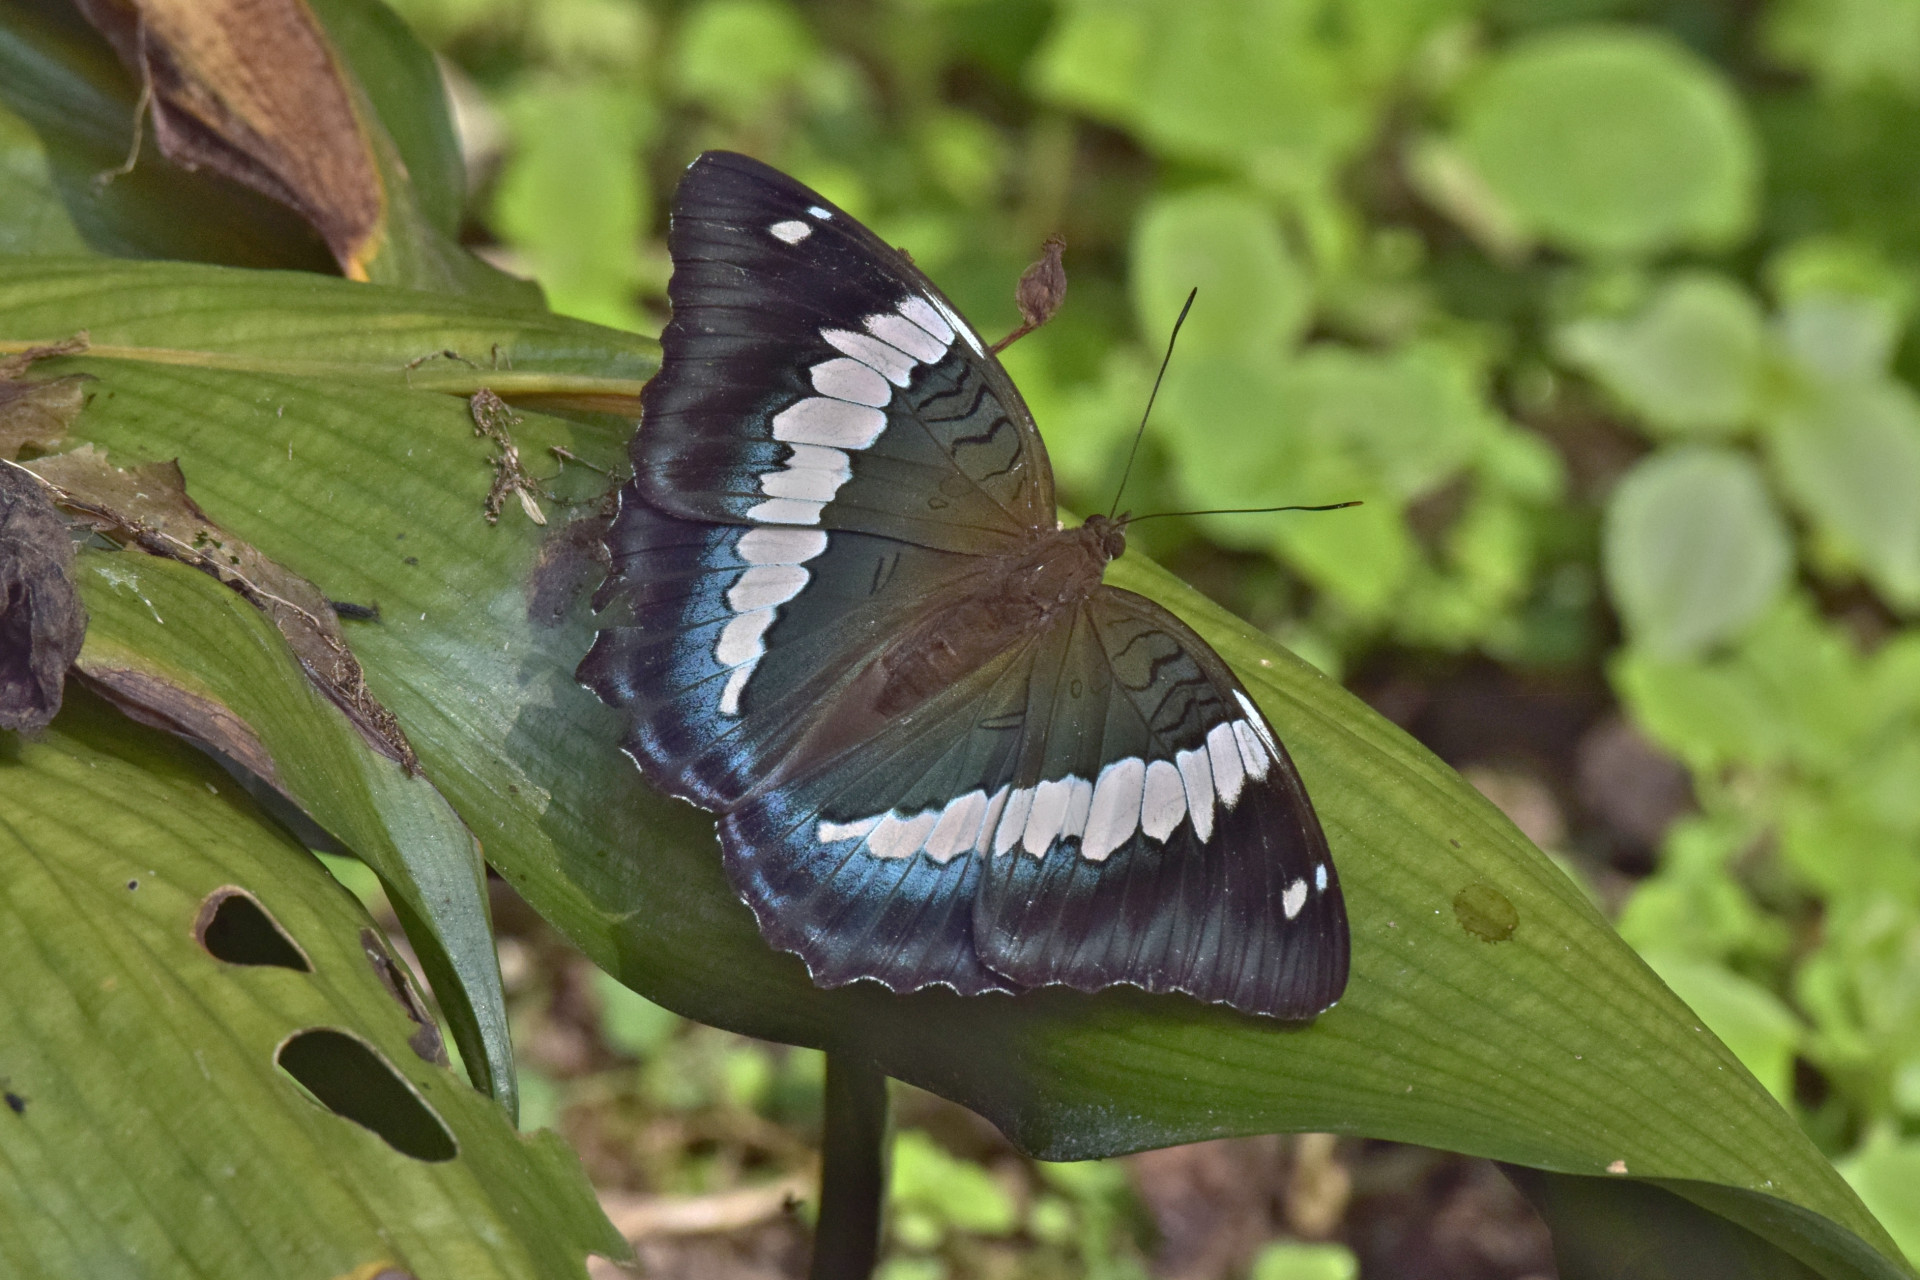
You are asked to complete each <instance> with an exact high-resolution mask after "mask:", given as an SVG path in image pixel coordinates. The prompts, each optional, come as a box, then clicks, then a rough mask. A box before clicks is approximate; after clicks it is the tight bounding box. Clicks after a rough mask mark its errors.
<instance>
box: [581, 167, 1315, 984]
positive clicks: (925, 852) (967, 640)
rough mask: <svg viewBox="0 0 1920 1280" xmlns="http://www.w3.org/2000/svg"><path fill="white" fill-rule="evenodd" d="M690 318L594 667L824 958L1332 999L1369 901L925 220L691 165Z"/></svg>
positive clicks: (750, 894) (661, 397)
mask: <svg viewBox="0 0 1920 1280" xmlns="http://www.w3.org/2000/svg"><path fill="white" fill-rule="evenodd" d="M668 246H669V248H670V250H671V252H672V257H673V277H672V280H671V283H670V284H669V286H668V295H669V298H670V300H671V302H672V305H673V317H672V320H671V322H670V323H669V324H668V325H667V327H666V329H665V331H664V332H663V333H662V334H661V339H660V342H661V350H662V358H661V365H660V372H659V374H658V375H657V376H656V377H655V378H654V379H653V381H652V382H651V383H649V384H648V386H647V389H646V392H645V395H644V398H643V401H642V414H641V421H640V430H639V432H638V434H637V435H636V437H635V439H634V442H633V446H632V457H633V465H634V477H633V479H632V481H631V482H629V483H628V484H627V485H626V486H625V487H624V488H623V489H622V490H621V495H620V510H619V515H618V516H617V518H616V519H615V520H614V522H613V526H612V528H611V530H610V531H609V533H608V536H607V546H608V549H609V551H610V553H611V558H612V564H611V569H610V572H609V576H608V578H607V581H606V583H605V585H604V586H603V587H602V588H601V590H600V594H599V596H598V597H597V598H596V605H597V606H598V607H599V608H601V609H602V610H604V611H607V613H606V615H605V616H603V619H602V630H601V631H600V633H599V635H598V637H597V638H596V640H595V642H594V645H593V649H592V651H591V652H590V653H589V654H588V655H587V657H586V659H585V660H584V661H583V662H582V663H581V666H580V678H581V680H582V681H583V682H584V683H586V684H587V685H588V686H590V687H591V688H592V689H594V690H595V691H596V692H597V693H598V694H599V695H600V696H601V697H602V698H604V699H605V700H606V701H607V702H609V703H611V704H613V705H614V706H617V707H620V708H622V709H623V710H624V711H625V713H626V715H627V717H628V730H627V735H626V738H625V741H624V745H625V747H626V749H627V751H628V752H629V753H630V754H631V755H632V756H633V758H634V759H635V760H636V761H638V762H639V765H640V767H641V769H642V770H643V771H644V772H645V773H646V775H647V777H648V778H650V779H651V780H652V781H653V782H654V783H655V784H656V785H658V786H660V787H661V788H663V789H665V790H666V791H668V792H670V793H672V794H674V795H676V796H680V797H682V798H684V799H687V800H690V801H692V802H693V803H695V804H697V805H700V806H702V807H704V808H707V809H710V810H712V811H714V812H716V813H717V814H719V815H720V818H719V833H720V842H721V848H722V851H723V854H724V857H725V861H726V868H727V873H728V875H729V877H730V879H731V880H732V883H733V885H734V887H735V888H736V889H737V890H738V891H739V893H740V895H741V897H742V898H744V899H745V900H746V902H747V904H748V905H749V906H750V907H751V908H752V909H753V912H754V915H755V917H756V918H757V919H758V921H759V925H760V929H761V932H762V933H763V934H764V935H765V937H766V938H767V940H768V941H769V942H770V943H772V944H773V945H774V946H776V947H779V948H781V949H783V950H787V951H792V952H795V953H797V954H798V955H799V956H800V957H801V959H802V960H804V961H805V962H806V965H807V968H808V970H809V972H810V973H811V974H812V976H813V979H814V981H815V982H816V983H819V984H820V985H822V986H828V987H832V986H839V985H841V984H844V983H848V982H852V981H854V980H856V979H860V978H872V979H875V980H877V981H879V982H881V983H884V984H885V985H886V986H888V987H889V988H891V989H893V990H895V991H911V990H916V989H918V988H921V987H927V986H932V985H944V986H948V987H952V988H953V989H954V990H956V991H959V992H961V993H962V994H974V993H979V992H985V991H1017V990H1021V989H1024V988H1028V987H1036V986H1042V985H1047V984H1052V983H1060V984H1065V985H1067V986H1070V987H1075V988H1079V989H1081V990H1084V991H1092V990H1097V989H1099V988H1102V987H1107V986H1112V985H1115V984H1118V983H1127V984H1131V985H1134V986H1138V987H1144V988H1146V989H1148V990H1150V991H1180V992H1186V993H1189V994H1191V995H1193V996H1196V997H1198V998H1200V999H1202V1000H1207V1001H1214V1002H1219V1003H1224V1004H1228V1005H1231V1006H1233V1007H1234V1008H1237V1009H1241V1010H1245V1011H1247V1012H1251V1013H1258V1014H1269V1015H1273V1016H1277V1017H1285V1018H1301V1017H1308V1016H1311V1015H1313V1014H1315V1013H1318V1012H1320V1011H1321V1010H1323V1009H1325V1008H1327V1007H1328V1006H1329V1005H1331V1004H1332V1003H1333V1002H1334V1001H1335V1000H1336V999H1337V998H1338V997H1339V995H1340V993H1341V991H1342V990H1343V989H1344V988H1345V986H1346V980H1347V952H1348V939H1347V918H1346V909H1345V906H1344V903H1343V901H1342V899H1341V895H1340V887H1339V883H1338V881H1337V880H1336V878H1335V876H1334V870H1333V863H1332V860H1331V859H1330V858H1329V856H1328V853H1327V843H1326V837H1325V836H1324V835H1323V834H1322V833H1321V830H1320V824H1319V821H1318V820H1317V819H1316V818H1315V816H1314V812H1313V808H1312V806H1311V805H1310V804H1309V803H1308V800H1307V796H1306V792H1305V790H1304V789H1303V788H1302V786H1301V784H1300V778H1299V775H1298V774H1297V773H1296V772H1295V771H1294V768H1293V764H1292V762H1291V761H1290V760H1289V759H1288V757H1287V753H1286V751H1285V750H1284V749H1282V747H1281V746H1280V744H1279V742H1278V741H1277V740H1276V739H1275V737H1274V734H1273V732H1272V730H1271V729H1270V728H1269V727H1268V725H1267V722H1266V719H1265V718H1264V717H1263V716H1262V715H1261V714H1260V712H1259V710H1258V709H1257V708H1256V707H1255V706H1254V705H1253V702H1252V700H1251V699H1250V698H1249V697H1248V696H1247V694H1246V692H1245V690H1244V689H1243V688H1242V687H1241V685H1240V682H1239V681H1238V680H1236V679H1235V678H1234V675H1233V673H1232V672H1231V671H1230V670H1228V668H1227V665H1226V663H1225V662H1223V661H1222V660H1221V659H1220V657H1219V656H1218V655H1217V654H1215V653H1214V652H1213V650H1212V649H1211V648H1209V647H1208V645H1207V644H1206V642H1205V641H1204V640H1202V639H1201V638H1200V637H1199V636H1197V635H1195V634H1194V633H1193V631H1192V630H1190V629H1189V628H1188V627H1187V626H1186V625H1185V624H1184V623H1182V622H1180V621H1179V620H1178V619H1177V618H1175V617H1174V616H1173V615H1172V614H1171V613H1169V612H1167V610H1165V609H1163V608H1161V607H1160V606H1159V605H1157V604H1154V603H1153V602H1152V601H1150V600H1147V599H1145V598H1144V597H1142V596H1139V595H1135V594H1134V593H1132V592H1128V591H1123V590H1120V589H1118V588H1115V587H1109V586H1104V585H1102V583H1101V575H1102V573H1103V572H1104V570H1105V567H1106V564H1107V562H1108V561H1110V560H1112V559H1113V558H1114V557H1116V556H1118V555H1119V554H1120V553H1121V552H1122V550H1123V549H1124V547H1125V520H1124V518H1123V519H1121V520H1119V521H1112V520H1107V519H1105V518H1102V517H1099V516H1095V517H1093V518H1091V519H1089V520H1088V521H1087V522H1086V523H1085V524H1083V525H1081V526H1080V527H1079V528H1076V529H1062V528H1060V527H1059V523H1058V521H1057V519H1056V516H1055V504H1054V490H1053V476H1052V471H1051V469H1050V467H1049V465H1048V462H1047V453H1046V448H1045V446H1044V445H1043V444H1042V443H1041V441H1040V436H1039V433H1038V432H1037V430H1036V429H1035V427H1034V424H1033V419H1032V417H1031V415H1030V414H1029V413H1028V412H1027V408H1026V405H1025V404H1024V403H1023V402H1022V401H1021V399H1020V394H1019V392H1018V391H1016V390H1015V389H1014V387H1013V383H1012V382H1011V381H1010V380H1009V379H1008V377H1007V375H1006V372H1005V371H1004V370H1003V369H1002V368H1001V367H1000V362H999V361H998V360H997V359H996V358H995V357H994V356H993V354H992V353H990V352H989V351H988V350H987V348H986V347H985V345H984V344H983V343H982V342H981V341H980V338H979V336H978V335H977V334H975V333H974V331H973V329H972V328H971V327H970V326H969V325H968V324H967V322H966V321H965V320H963V319H961V317H960V315H959V314H958V312H956V311H955V310H954V308H953V306H952V304H951V303H949V302H948V301H947V299H946V297H945V296H944V295H943V294H942V293H941V292H940V290H939V289H938V288H936V287H935V286H934V285H933V283H932V282H931V281H930V280H928V279H927V278H926V277H925V276H924V275H922V274H921V273H920V272H919V271H918V270H917V269H916V268H915V267H914V266H913V264H912V263H911V262H910V261H909V260H908V259H907V257H906V255H904V254H902V253H900V252H898V251H896V250H894V249H891V248H889V247H888V246H887V245H885V244H883V243H882V242H881V241H880V240H879V239H878V238H877V237H876V236H874V235H873V233H872V232H870V231H868V230H867V229H866V228H865V227H862V226H861V225H860V224H859V223H857V222H855V221H854V220H853V219H852V218H850V217H848V216H847V215H846V214H845V213H844V212H842V211H841V210H839V209H837V208H835V207H834V206H833V205H831V204H829V203H828V202H827V201H825V200H824V199H822V198H821V197H820V196H818V195H816V194H815V193H814V192H812V191H809V190H808V189H807V188H805V187H803V186H801V185H800V184H799V183H797V182H795V181H793V180H792V179H791V178H788V177H787V176H786V175H784V174H782V173H780V172H778V171H777V170H774V169H771V168H769V167H767V166H766V165H763V164H761V163H759V162H758V161H755V160H750V159H748V158H746V157H745V156H739V155H734V154H730V153H727V152H718V151H714V152H708V153H707V154H705V155H703V156H701V157H700V158H699V159H698V160H696V161H695V162H694V163H693V165H692V166H691V167H690V168H689V169H688V171H687V173H686V176H685V177H684V178H683V179H682V181H681V183H680V188H679V191H678V194H677V195H676V197H675V200H674V207H673V216H672V223H671V229H670V231H669V235H668Z"/></svg>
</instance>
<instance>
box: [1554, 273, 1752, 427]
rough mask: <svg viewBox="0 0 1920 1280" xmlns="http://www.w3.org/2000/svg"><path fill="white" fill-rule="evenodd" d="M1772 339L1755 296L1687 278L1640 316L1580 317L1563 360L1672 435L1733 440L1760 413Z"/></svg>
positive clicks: (1717, 281)
mask: <svg viewBox="0 0 1920 1280" xmlns="http://www.w3.org/2000/svg"><path fill="white" fill-rule="evenodd" d="M1765 339H1766V333H1765V327H1764V321H1763V320H1762V318H1761V315H1760V308H1759V306H1758V305H1757V304H1756V303H1755V302H1754V300H1753V298H1752V296H1751V295H1749V294H1748V293H1747V292H1746V291H1745V290H1744V289H1741V288H1740V287H1739V286H1738V285H1735V284H1734V283H1732V282H1731V281H1729V280H1727V279H1726V278H1725V277H1722V276H1717V275H1709V274H1707V273H1705V272H1684V273H1681V274H1678V275H1676V276H1674V277H1673V278H1672V279H1671V280H1669V281H1668V282H1667V283H1666V284H1665V285H1663V286H1662V287H1661V289H1660V290H1659V292H1658V293H1656V294H1655V295H1654V296H1653V298H1652V299H1650V300H1649V301H1648V303H1647V305H1646V306H1645V308H1643V309H1642V310H1641V312H1640V313H1639V314H1638V315H1635V316H1633V317H1631V318H1628V319H1624V320H1610V319H1598V318H1595V319H1587V320H1576V321H1574V322H1573V323H1571V324H1568V325H1566V326H1564V327H1563V328H1562V329H1561V330H1560V332H1559V334H1558V335H1557V345H1558V346H1559V348H1560V352H1561V355H1562V357H1563V358H1565V359H1566V360H1567V361H1568V362H1569V363H1570V364H1573V365H1575V366H1577V367H1579V368H1581V369H1583V370H1585V371H1586V372H1587V373H1589V374H1591V375H1592V376H1593V377H1594V379H1595V380H1596V381H1598V382H1599V383H1600V384H1601V385H1602V386H1604V387H1605V388H1606V389H1607V390H1609V391H1611V392H1612V393H1613V394H1614V395H1615V396H1617V397H1618V398H1619V399H1620V401H1621V403H1623V404H1625V405H1626V406H1627V407H1628V408H1629V409H1631V410H1632V411H1633V412H1635V413H1637V414H1638V415H1640V416H1641V417H1642V418H1644V419H1645V420H1646V422H1647V423H1648V424H1649V425H1650V426H1652V427H1655V428H1657V429H1661V430H1665V431H1668V432H1671V433H1673V434H1675V435H1727V434H1729V433H1732V432H1735V431H1738V430H1739V429H1740V428H1742V427H1745V426H1748V425H1750V424H1751V423H1752V421H1753V418H1754V414H1755V412H1756V411H1757V409H1758V407H1759V402H1760V391H1761V375H1762V372H1763V370H1764V368H1765V359H1766V344H1765Z"/></svg>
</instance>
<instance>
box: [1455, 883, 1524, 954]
mask: <svg viewBox="0 0 1920 1280" xmlns="http://www.w3.org/2000/svg"><path fill="white" fill-rule="evenodd" d="M1453 915H1454V919H1456V920H1458V921H1459V922H1460V927H1461V928H1462V929H1465V930H1466V931H1467V932H1468V933H1470V934H1472V935H1473V936H1474V937H1476V938H1478V939H1480V940H1481V941H1482V942H1505V941H1506V940H1507V939H1509V938H1511V937H1513V931H1514V930H1515V929H1517V928H1519V927H1520V911H1519V909H1518V908H1516V907H1515V906H1514V905H1513V902H1512V901H1511V900H1510V899H1509V898H1508V897H1507V895H1506V894H1504V893H1502V892H1500V891H1499V890H1498V889H1496V888H1494V887H1493V886H1492V885H1490V884H1483V883H1481V882H1480V881H1478V880H1476V881H1474V882H1473V883H1472V884H1470V885H1468V886H1467V887H1466V888H1464V889H1462V890H1461V891H1460V892H1459V893H1456V894H1454V895H1453Z"/></svg>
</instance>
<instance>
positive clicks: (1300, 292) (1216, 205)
mask: <svg viewBox="0 0 1920 1280" xmlns="http://www.w3.org/2000/svg"><path fill="white" fill-rule="evenodd" d="M1132 280H1133V306H1134V314H1135V315H1136V316H1137V317H1138V318H1139V325H1140V329H1141V332H1143V333H1147V334H1151V335H1156V341H1157V335H1161V334H1165V333H1167V332H1169V331H1170V330H1171V329H1172V328H1173V322H1174V320H1175V318H1176V317H1178V316H1179V314H1180V308H1181V306H1182V305H1183V304H1184V303H1185V302H1186V299H1187V294H1188V292H1189V291H1190V290H1193V289H1198V290H1199V291H1200V292H1199V296H1198V297H1197V298H1195V300H1194V304H1193V310H1192V312H1191V313H1190V314H1189V315H1188V317H1187V323H1186V327H1185V328H1184V329H1182V330H1181V332H1180V338H1181V344H1182V353H1181V358H1182V359H1183V360H1187V359H1192V358H1195V357H1205V356H1238V357H1243V358H1247V359H1253V360H1272V359H1274V358H1275V357H1276V356H1278V355H1280V354H1281V352H1282V351H1284V350H1285V349H1286V348H1287V347H1289V346H1290V345H1292V343H1293V341H1294V340H1295V339H1296V338H1298V337H1299V336H1300V334H1301V332H1302V331H1303V330H1304V329H1305V328H1306V324H1307V320H1308V318H1309V317H1310V316H1311V314H1312V308H1313V286H1312V282H1311V281H1310V280H1309V278H1308V276H1307V273H1306V270H1305V268H1304V267H1302V266H1301V265H1300V264H1299V262H1298V261H1297V260H1296V259H1295V258H1294V255H1293V253H1292V251H1291V250H1289V249H1288V247H1287V243H1286V241H1285V240H1284V239H1283V238H1282V237H1281V235H1280V228H1279V225H1278V224H1277V223H1276V221H1275V219H1274V217H1273V214H1272V213H1271V212H1269V211H1268V210H1267V209H1266V208H1265V207H1264V206H1262V205H1261V204H1260V203H1259V202H1258V201H1256V200H1254V199H1253V198H1252V197H1250V196H1248V195H1245V194H1243V193H1242V192H1239V191H1236V190H1234V189H1232V188H1230V187H1215V188H1210V189H1202V190H1198V191H1188V192H1182V193H1181V194H1179V195H1173V196H1161V197H1159V198H1158V199H1156V200H1154V201H1153V203H1152V204H1150V205H1149V206H1148V207H1147V209H1146V211H1145V212H1144V213H1143V214H1142V215H1141V217H1140V221H1139V223H1138V224H1137V226H1136V228H1135V230H1134V236H1133V273H1132Z"/></svg>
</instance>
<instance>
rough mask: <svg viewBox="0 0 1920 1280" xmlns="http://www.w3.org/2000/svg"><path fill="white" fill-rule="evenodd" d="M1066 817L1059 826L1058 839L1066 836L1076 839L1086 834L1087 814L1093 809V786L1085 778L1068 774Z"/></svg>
mask: <svg viewBox="0 0 1920 1280" xmlns="http://www.w3.org/2000/svg"><path fill="white" fill-rule="evenodd" d="M1067 788H1068V790H1067V817H1066V821H1064V822H1062V823H1061V824H1060V838H1061V839H1063V840H1064V839H1066V838H1067V837H1068V836H1073V837H1076V838H1078V837H1079V836H1082V835H1084V834H1086V830H1087V813H1088V812H1089V811H1090V810H1091V809H1092V807H1093V784H1092V783H1091V782H1088V781H1087V780H1086V779H1085V778H1082V777H1078V776H1076V775H1072V774H1069V775H1068V777H1067Z"/></svg>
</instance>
